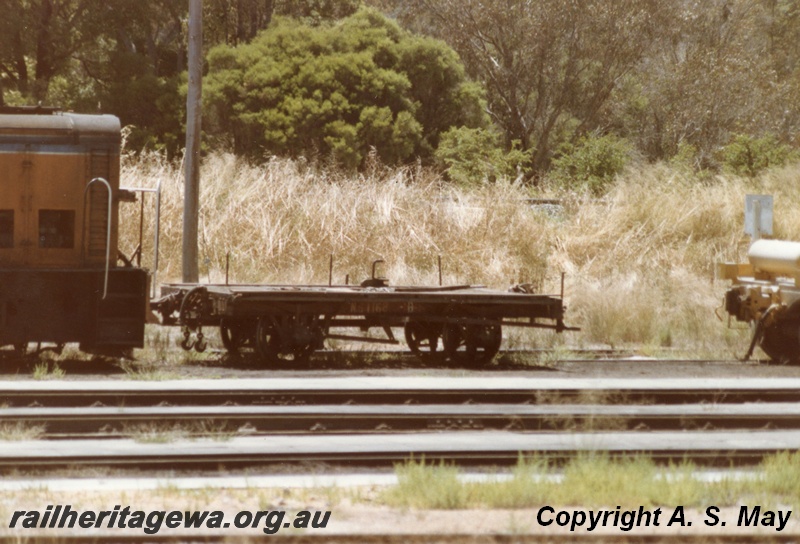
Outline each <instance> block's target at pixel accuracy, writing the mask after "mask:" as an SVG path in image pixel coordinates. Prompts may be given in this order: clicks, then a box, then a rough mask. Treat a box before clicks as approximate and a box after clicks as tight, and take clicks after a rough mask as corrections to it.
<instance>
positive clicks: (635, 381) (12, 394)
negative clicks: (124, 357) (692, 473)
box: [0, 376, 800, 407]
mask: <svg viewBox="0 0 800 544" xmlns="http://www.w3.org/2000/svg"><path fill="white" fill-rule="evenodd" d="M0 399H2V400H3V402H4V403H5V405H6V406H9V407H12V406H28V405H41V406H90V405H96V404H97V403H100V404H102V405H110V406H120V405H125V406H148V405H149V406H152V405H154V404H158V403H167V404H172V405H206V406H208V405H221V404H224V403H226V402H228V403H236V404H263V405H302V404H345V403H353V404H403V403H418V404H448V403H449V404H456V403H470V402H471V403H482V404H485V403H534V404H542V403H552V402H558V403H569V402H571V401H574V402H582V403H585V402H597V401H598V399H605V400H606V402H617V403H620V402H625V403H631V404H632V403H649V404H652V403H654V402H658V403H661V404H679V403H693V402H694V403H696V402H709V403H741V402H748V401H758V402H797V401H798V400H800V378H748V379H739V378H718V379H697V378H675V379H645V378H621V379H606V378H528V377H486V376H481V377H441V378H392V377H362V376H353V377H341V378H274V379H248V380H241V379H221V380H168V381H157V382H155V381H154V382H148V381H120V380H91V381H89V380H87V381H57V382H56V381H22V380H20V381H5V382H3V383H1V384H0Z"/></svg>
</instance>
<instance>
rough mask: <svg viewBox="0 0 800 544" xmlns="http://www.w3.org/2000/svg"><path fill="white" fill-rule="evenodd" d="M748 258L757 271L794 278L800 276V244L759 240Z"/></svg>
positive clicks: (750, 250) (754, 244)
mask: <svg viewBox="0 0 800 544" xmlns="http://www.w3.org/2000/svg"><path fill="white" fill-rule="evenodd" d="M747 257H748V259H749V260H750V264H752V265H753V268H755V269H756V270H757V271H762V272H768V273H770V274H778V275H784V276H792V277H794V276H797V275H798V274H800V242H787V241H785V240H758V241H756V242H753V244H752V245H751V246H750V249H749V250H748V251H747Z"/></svg>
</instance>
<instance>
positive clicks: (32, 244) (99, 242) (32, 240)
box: [0, 108, 148, 353]
mask: <svg viewBox="0 0 800 544" xmlns="http://www.w3.org/2000/svg"><path fill="white" fill-rule="evenodd" d="M119 150H120V123H119V120H118V119H117V118H116V117H113V116H110V115H79V114H72V113H63V112H59V111H56V110H52V109H45V108H4V109H0V180H1V181H0V345H12V346H14V347H15V348H16V349H18V350H24V349H25V347H26V346H27V345H28V343H30V342H37V343H41V342H52V343H55V344H57V345H63V344H65V343H68V342H79V343H80V345H81V349H83V350H85V351H90V352H103V353H121V352H125V351H127V350H130V348H135V347H142V345H143V340H144V322H145V314H146V307H147V302H148V288H147V287H148V274H147V271H146V270H143V269H141V268H134V267H132V266H125V267H119V266H117V255H118V250H117V237H118V226H119V225H118V206H119V202H120V201H121V200H124V199H126V197H128V196H132V195H128V194H127V192H126V191H124V190H121V189H120V186H119V170H120V166H119Z"/></svg>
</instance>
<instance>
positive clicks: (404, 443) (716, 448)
mask: <svg viewBox="0 0 800 544" xmlns="http://www.w3.org/2000/svg"><path fill="white" fill-rule="evenodd" d="M798 449H800V431H797V430H792V431H734V432H729V431H677V432H676V431H658V432H641V433H640V432H597V433H513V432H503V431H476V432H440V433H418V434H398V433H386V434H369V435H352V434H347V435H338V434H333V435H314V434H311V435H270V436H262V437H258V436H256V437H235V438H231V439H229V440H213V439H197V440H191V441H185V440H179V441H175V442H168V443H152V442H137V441H136V440H133V439H112V440H62V441H59V442H58V447H54V443H53V442H52V441H46V440H40V441H35V440H22V441H15V442H0V468H2V469H3V470H4V471H18V470H21V469H33V470H43V469H53V468H62V467H80V466H84V467H86V466H91V467H99V466H108V467H128V468H130V467H136V468H137V469H142V468H153V469H155V468H170V469H177V468H199V467H206V468H207V467H218V466H219V465H224V466H229V467H233V466H248V467H253V466H262V465H267V464H273V463H307V462H314V463H335V464H341V463H346V464H353V463H355V464H363V465H386V464H388V463H392V464H393V463H398V462H402V461H405V460H408V459H409V458H416V459H425V460H426V461H432V462H439V461H446V462H454V463H459V464H498V465H499V464H505V465H511V464H515V463H516V462H517V461H518V460H519V458H520V456H537V457H545V458H549V459H570V458H573V457H575V456H576V455H581V454H587V453H598V452H600V453H604V454H606V455H609V456H610V457H629V456H632V455H639V454H641V455H645V456H647V457H649V458H652V459H654V460H656V461H663V462H667V461H668V462H682V461H685V460H691V461H693V462H694V463H696V464H698V465H703V466H730V465H732V464H752V463H757V462H760V461H761V460H763V458H764V457H765V456H767V455H773V454H776V453H779V452H783V451H796V450H798Z"/></svg>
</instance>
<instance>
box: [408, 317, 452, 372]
mask: <svg viewBox="0 0 800 544" xmlns="http://www.w3.org/2000/svg"><path fill="white" fill-rule="evenodd" d="M443 330H444V328H443V326H442V324H441V323H431V322H426V321H409V322H408V323H406V326H405V336H406V344H408V348H409V349H410V350H411V353H413V354H414V355H416V356H417V357H419V358H420V359H421V360H422V361H423V362H426V363H429V362H439V361H442V360H444V358H445V345H444V342H443V341H440V340H442V335H443Z"/></svg>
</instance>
